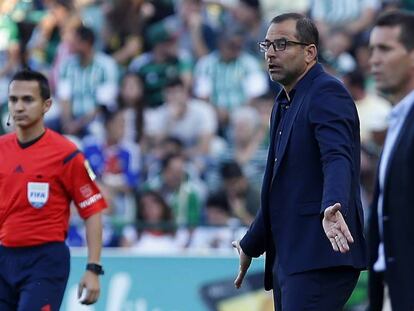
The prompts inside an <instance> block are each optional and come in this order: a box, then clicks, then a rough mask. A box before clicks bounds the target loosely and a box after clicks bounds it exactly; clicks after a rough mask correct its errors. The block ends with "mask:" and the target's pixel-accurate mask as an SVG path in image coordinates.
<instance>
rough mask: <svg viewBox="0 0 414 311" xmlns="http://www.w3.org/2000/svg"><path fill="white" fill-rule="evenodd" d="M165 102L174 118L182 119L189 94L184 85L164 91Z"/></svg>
mask: <svg viewBox="0 0 414 311" xmlns="http://www.w3.org/2000/svg"><path fill="white" fill-rule="evenodd" d="M164 96H165V101H166V103H167V105H168V111H169V113H170V115H171V116H172V118H174V119H177V118H181V117H182V116H183V115H184V113H185V111H186V106H187V100H188V94H187V91H186V89H185V87H184V85H175V86H171V87H167V88H166V89H165V91H164Z"/></svg>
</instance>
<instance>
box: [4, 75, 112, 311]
mask: <svg viewBox="0 0 414 311" xmlns="http://www.w3.org/2000/svg"><path fill="white" fill-rule="evenodd" d="M8 94H9V101H8V107H9V112H10V122H9V125H11V124H13V125H14V128H15V132H12V133H9V134H6V135H3V136H1V137H0V163H1V165H0V197H1V200H0V310H2V311H14V310H20V311H33V310H39V311H40V310H42V311H52V310H53V311H55V310H59V307H60V305H61V302H62V299H63V295H64V291H65V288H66V283H67V281H68V277H69V270H70V254H69V249H68V247H67V245H66V244H65V239H66V236H67V232H68V223H69V216H70V204H71V202H72V201H73V202H74V203H75V205H76V207H77V210H78V212H79V215H80V216H81V218H82V219H83V220H84V222H85V228H86V237H87V241H88V242H87V244H88V264H87V266H86V271H85V274H84V275H83V277H82V279H81V281H80V284H79V293H78V294H79V297H81V296H82V299H81V302H82V303H83V304H92V303H95V302H96V301H97V299H98V297H99V292H100V284H99V275H100V274H103V269H102V266H101V265H100V264H99V263H100V254H101V247H102V221H101V213H102V210H103V209H104V208H105V207H106V202H105V200H104V198H103V196H102V194H101V192H100V191H99V189H98V187H97V185H96V184H95V182H94V181H93V179H94V175H93V172H92V171H91V170H90V168H89V166H88V164H87V162H86V161H85V158H84V156H83V155H82V153H81V152H80V151H79V150H78V149H77V147H76V146H75V145H74V144H73V143H72V142H70V141H68V140H67V139H66V138H64V137H63V136H61V135H59V134H58V133H56V132H54V131H52V130H50V129H47V128H45V126H44V120H43V118H44V115H45V113H46V112H48V111H49V109H50V107H51V104H52V101H51V99H50V88H49V84H48V81H47V79H46V77H45V76H43V75H42V74H41V73H39V72H35V71H30V70H23V71H19V72H17V73H16V74H15V75H14V76H13V78H12V79H11V82H10V85H9V92H8ZM82 293H83V294H82ZM81 294H82V295H81Z"/></svg>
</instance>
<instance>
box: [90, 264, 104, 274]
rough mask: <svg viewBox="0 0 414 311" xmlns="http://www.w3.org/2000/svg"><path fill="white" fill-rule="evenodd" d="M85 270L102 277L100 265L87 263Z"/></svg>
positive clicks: (102, 272)
mask: <svg viewBox="0 0 414 311" xmlns="http://www.w3.org/2000/svg"><path fill="white" fill-rule="evenodd" d="M86 270H88V271H91V272H93V273H95V274H97V275H102V274H104V273H105V271H104V270H103V268H102V266H101V265H98V264H97V263H88V264H87V265H86Z"/></svg>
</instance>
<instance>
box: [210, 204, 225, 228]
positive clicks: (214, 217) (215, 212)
mask: <svg viewBox="0 0 414 311" xmlns="http://www.w3.org/2000/svg"><path fill="white" fill-rule="evenodd" d="M206 213H207V222H208V224H209V225H213V226H225V225H227V223H228V220H229V218H230V213H229V212H226V211H225V210H224V209H223V208H220V207H219V206H214V205H211V206H207V208H206Z"/></svg>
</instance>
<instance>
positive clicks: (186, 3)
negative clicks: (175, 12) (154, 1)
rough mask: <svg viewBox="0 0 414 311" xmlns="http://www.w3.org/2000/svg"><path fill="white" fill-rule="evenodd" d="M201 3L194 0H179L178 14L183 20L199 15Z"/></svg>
mask: <svg viewBox="0 0 414 311" xmlns="http://www.w3.org/2000/svg"><path fill="white" fill-rule="evenodd" d="M200 11H201V3H199V2H198V1H194V0H181V1H180V2H179V14H180V16H181V17H182V18H183V19H184V20H189V19H190V18H192V16H194V15H200Z"/></svg>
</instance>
